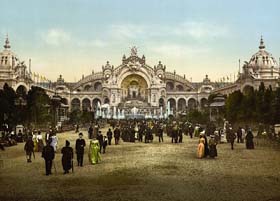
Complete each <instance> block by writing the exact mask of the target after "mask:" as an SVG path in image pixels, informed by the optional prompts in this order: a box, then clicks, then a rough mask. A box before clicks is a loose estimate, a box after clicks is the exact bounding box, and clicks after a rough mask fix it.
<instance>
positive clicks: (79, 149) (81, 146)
mask: <svg viewBox="0 0 280 201" xmlns="http://www.w3.org/2000/svg"><path fill="white" fill-rule="evenodd" d="M85 146H86V141H85V140H84V139H83V133H79V138H78V139H77V140H76V146H75V147H76V154H77V161H78V166H81V167H82V166H83V160H84V150H85Z"/></svg>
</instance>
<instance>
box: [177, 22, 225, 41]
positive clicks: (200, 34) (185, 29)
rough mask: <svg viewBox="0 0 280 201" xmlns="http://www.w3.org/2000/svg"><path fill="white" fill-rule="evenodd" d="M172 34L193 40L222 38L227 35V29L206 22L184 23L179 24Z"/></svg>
mask: <svg viewBox="0 0 280 201" xmlns="http://www.w3.org/2000/svg"><path fill="white" fill-rule="evenodd" d="M173 33H174V34H175V35H178V36H191V37H192V38H195V39H203V38H213V37H222V36H226V35H227V34H228V28H227V27H226V26H221V25H217V24H211V23H206V22H195V21H192V22H184V23H181V24H179V25H178V26H177V27H176V28H175V29H173Z"/></svg>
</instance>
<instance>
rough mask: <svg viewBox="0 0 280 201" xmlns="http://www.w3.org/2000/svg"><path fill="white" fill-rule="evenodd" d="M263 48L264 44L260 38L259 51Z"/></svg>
mask: <svg viewBox="0 0 280 201" xmlns="http://www.w3.org/2000/svg"><path fill="white" fill-rule="evenodd" d="M264 48H265V45H264V42H263V37H262V36H261V41H260V46H259V49H260V50H263V49H264Z"/></svg>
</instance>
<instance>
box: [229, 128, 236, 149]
mask: <svg viewBox="0 0 280 201" xmlns="http://www.w3.org/2000/svg"><path fill="white" fill-rule="evenodd" d="M228 138H229V142H230V144H231V149H232V150H233V144H234V140H235V138H236V136H235V133H234V132H233V130H232V128H230V129H229V136H228Z"/></svg>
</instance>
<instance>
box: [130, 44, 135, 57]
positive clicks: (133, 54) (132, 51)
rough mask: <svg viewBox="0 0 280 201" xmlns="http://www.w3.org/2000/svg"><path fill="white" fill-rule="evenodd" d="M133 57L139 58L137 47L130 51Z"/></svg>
mask: <svg viewBox="0 0 280 201" xmlns="http://www.w3.org/2000/svg"><path fill="white" fill-rule="evenodd" d="M130 54H131V56H137V47H136V46H133V47H132V48H131V50H130Z"/></svg>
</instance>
